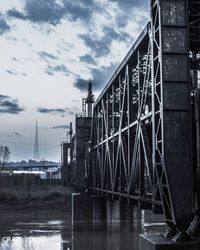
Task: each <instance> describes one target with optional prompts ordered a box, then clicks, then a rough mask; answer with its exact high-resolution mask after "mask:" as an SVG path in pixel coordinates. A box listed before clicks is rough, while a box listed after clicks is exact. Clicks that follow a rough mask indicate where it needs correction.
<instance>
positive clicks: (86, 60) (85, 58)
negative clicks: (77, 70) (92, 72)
mask: <svg viewBox="0 0 200 250" xmlns="http://www.w3.org/2000/svg"><path fill="white" fill-rule="evenodd" d="M80 61H81V62H84V63H88V64H93V65H96V64H97V63H96V62H95V60H94V59H93V58H92V56H91V55H89V54H86V55H84V56H81V57H80Z"/></svg>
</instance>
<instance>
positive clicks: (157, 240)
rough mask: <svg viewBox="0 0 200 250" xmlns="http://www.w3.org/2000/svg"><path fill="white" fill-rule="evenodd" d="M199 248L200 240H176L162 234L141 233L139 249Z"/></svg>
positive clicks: (193, 249)
mask: <svg viewBox="0 0 200 250" xmlns="http://www.w3.org/2000/svg"><path fill="white" fill-rule="evenodd" d="M144 249H145V250H199V249H200V241H189V242H178V243H177V242H174V241H172V240H170V239H168V238H166V237H164V236H163V235H161V234H141V235H140V236H139V250H144Z"/></svg>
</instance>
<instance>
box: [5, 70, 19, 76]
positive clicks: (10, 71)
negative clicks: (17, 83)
mask: <svg viewBox="0 0 200 250" xmlns="http://www.w3.org/2000/svg"><path fill="white" fill-rule="evenodd" d="M6 72H7V73H8V74H9V75H13V76H16V75H17V73H16V72H14V71H12V70H9V69H7V70H6Z"/></svg>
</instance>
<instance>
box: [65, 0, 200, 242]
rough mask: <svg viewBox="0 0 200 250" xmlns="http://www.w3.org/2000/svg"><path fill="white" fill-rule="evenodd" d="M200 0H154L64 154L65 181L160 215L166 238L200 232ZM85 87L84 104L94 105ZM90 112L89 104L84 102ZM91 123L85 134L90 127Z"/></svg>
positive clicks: (184, 237) (80, 119)
mask: <svg viewBox="0 0 200 250" xmlns="http://www.w3.org/2000/svg"><path fill="white" fill-rule="evenodd" d="M199 52H200V2H199V1H198V0H189V1H187V0H173V1H170V0H152V1H151V21H150V22H149V23H148V24H147V26H146V27H145V29H144V30H143V31H142V33H141V34H140V36H139V37H138V39H137V40H136V42H135V43H134V44H133V46H132V48H131V49H130V51H129V52H128V54H127V55H126V57H125V58H124V60H123V61H122V63H121V64H120V65H119V67H118V69H117V70H116V71H115V73H114V74H113V76H112V77H111V78H110V80H109V82H108V83H107V85H106V86H105V88H104V90H103V91H102V93H101V94H100V96H99V97H98V99H97V100H96V102H95V103H94V106H93V114H92V117H91V112H90V114H88V115H83V116H77V117H76V125H75V130H76V134H75V136H72V137H71V138H70V141H69V142H68V144H66V148H67V149H65V150H64V153H66V152H69V157H68V158H67V159H66V162H64V163H63V166H64V167H65V169H66V172H67V173H66V175H67V177H66V178H67V181H68V182H71V183H75V184H76V185H77V186H78V187H79V188H80V189H88V190H89V192H90V193H91V194H99V195H100V194H101V195H104V196H106V197H111V198H116V199H123V200H125V201H127V202H128V203H133V204H138V205H139V206H140V207H141V208H152V209H153V211H154V212H155V213H156V212H160V211H161V210H162V212H163V213H164V215H165V218H166V223H167V225H168V230H167V231H166V233H165V236H166V237H168V238H170V239H172V238H173V240H174V241H186V240H190V239H191V238H193V237H194V236H199V233H200V223H199V213H200V193H199V191H200V127H199V115H200V113H199V112H200V109H199V104H200V101H199V98H200V80H199V77H200V74H199V73H200V72H199V70H200V53H199ZM91 96H92V92H91V89H90V91H89V93H88V97H87V101H88V100H89V101H88V105H92V103H93V98H91ZM89 110H91V108H89ZM90 129H91V133H90Z"/></svg>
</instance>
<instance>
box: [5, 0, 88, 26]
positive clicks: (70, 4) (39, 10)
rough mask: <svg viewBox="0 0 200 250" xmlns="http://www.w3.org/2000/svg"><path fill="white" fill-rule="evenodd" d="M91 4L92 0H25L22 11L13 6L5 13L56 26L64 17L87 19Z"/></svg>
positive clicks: (72, 19) (73, 19) (74, 19)
mask: <svg viewBox="0 0 200 250" xmlns="http://www.w3.org/2000/svg"><path fill="white" fill-rule="evenodd" d="M92 4H93V0H85V1H84V3H82V2H81V1H80V2H77V1H71V0H63V1H62V3H58V1H56V0H45V1H44V0H43V1H36V0H25V5H24V11H23V12H20V11H18V10H16V9H15V8H13V9H11V10H8V11H7V15H8V16H9V17H13V18H18V19H21V20H28V21H31V22H33V23H39V24H42V23H48V24H51V25H54V26H56V25H57V24H59V23H60V22H61V20H62V19H63V18H65V17H67V18H68V20H70V21H76V20H77V19H81V20H82V21H84V22H86V21H88V20H89V19H90V16H91V15H90V14H91V10H92Z"/></svg>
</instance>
